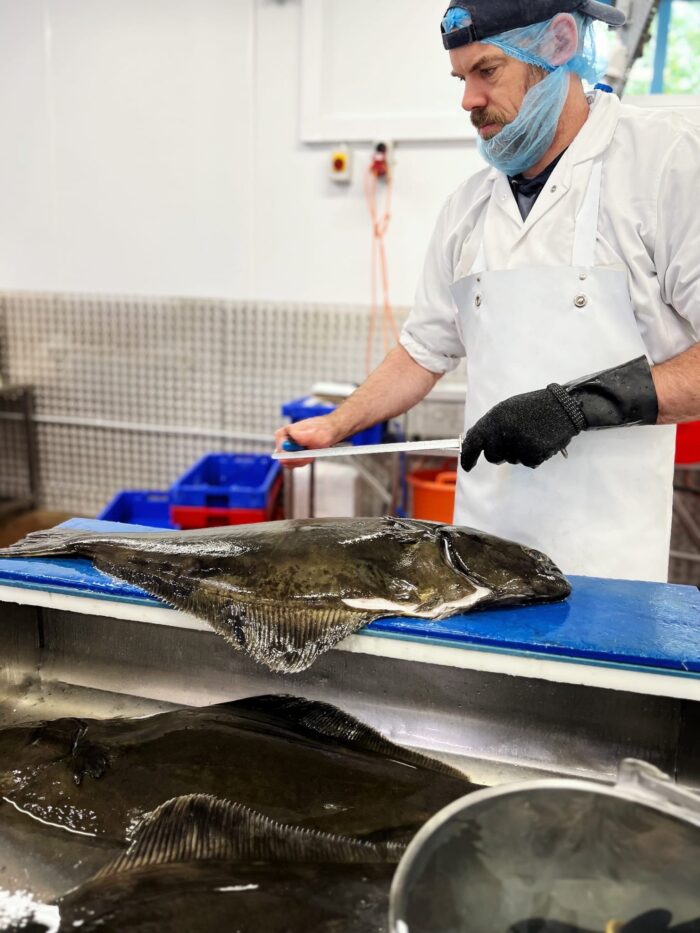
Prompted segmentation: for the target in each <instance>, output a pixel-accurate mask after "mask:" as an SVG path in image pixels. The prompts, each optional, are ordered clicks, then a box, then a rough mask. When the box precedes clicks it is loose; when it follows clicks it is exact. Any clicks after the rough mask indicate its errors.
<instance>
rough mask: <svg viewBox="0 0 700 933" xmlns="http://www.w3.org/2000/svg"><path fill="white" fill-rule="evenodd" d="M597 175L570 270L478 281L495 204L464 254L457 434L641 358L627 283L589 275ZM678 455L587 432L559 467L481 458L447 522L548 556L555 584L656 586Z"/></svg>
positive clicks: (621, 432)
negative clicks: (462, 389) (561, 577)
mask: <svg viewBox="0 0 700 933" xmlns="http://www.w3.org/2000/svg"><path fill="white" fill-rule="evenodd" d="M601 177H602V156H601V157H598V158H597V159H596V160H595V161H594V162H593V167H592V170H591V175H590V181H589V184H588V188H587V193H586V197H585V199H584V201H583V204H582V207H581V210H580V211H579V214H578V216H577V218H576V230H575V238H574V249H573V256H572V264H571V266H551V267H542V266H540V267H536V268H522V269H511V270H505V271H498V270H487V269H486V262H485V252H484V245H483V243H484V238H485V236H486V233H487V231H488V229H489V223H490V217H491V216H492V212H493V210H494V209H495V204H494V200H495V196H493V195H492V198H491V202H490V203H489V205H488V208H487V211H486V218H485V221H484V229H483V231H482V237H481V248H480V252H479V255H478V256H477V258H476V261H475V262H474V263H473V264H472V263H471V261H470V260H469V258H468V257H467V256H466V255H465V253H466V252H467V251H466V249H465V250H463V253H462V259H461V261H460V263H459V265H458V267H457V275H456V278H457V281H455V283H454V285H453V286H452V294H453V297H454V300H455V304H456V307H457V309H458V319H459V328H460V331H461V333H462V336H463V339H464V345H465V347H466V352H467V400H466V406H465V419H464V424H465V430H467V429H469V428H470V427H471V426H472V425H473V424H474V423H475V422H476V421H478V419H479V418H481V417H482V415H484V414H485V413H486V412H487V411H488V410H489V409H491V408H492V407H493V406H494V405H496V404H497V403H498V402H501V401H503V400H504V399H506V398H509V397H510V396H512V395H518V394H519V393H521V392H529V391H533V390H535V389H542V388H544V387H545V386H547V385H548V384H549V383H550V382H558V383H565V382H568V381H570V380H573V379H578V378H580V377H582V376H587V375H590V374H593V373H596V372H599V371H601V370H604V369H609V368H611V367H613V366H617V365H620V364H622V363H626V362H628V361H629V360H632V359H634V358H635V357H638V356H642V355H647V351H646V347H645V346H644V343H643V342H642V338H641V335H640V333H639V329H638V327H637V323H636V320H635V316H634V311H633V308H632V304H631V301H630V296H629V291H628V287H627V276H626V273H625V272H624V271H617V270H615V269H611V268H595V267H594V253H595V246H596V238H597V229H598V210H599V205H600V189H601ZM540 196H541V195H540ZM535 206H536V205H535ZM535 235H536V234H535ZM462 276H464V277H463V278H462ZM674 444H675V427H674V426H672V425H670V426H651V425H650V426H640V427H625V428H608V429H603V430H598V431H588V432H584V433H582V434H580V435H578V436H576V437H575V438H574V439H573V440H572V442H571V444H570V445H569V448H568V455H569V456H568V459H565V458H564V457H563V456H562V455H561V454H557V455H556V456H555V457H553V458H552V459H551V460H548V461H547V462H546V463H544V464H542V466H540V467H538V468H537V469H536V470H531V469H529V468H527V467H524V466H520V465H515V466H514V465H511V464H502V465H499V466H496V465H493V464H491V463H488V462H487V461H486V460H485V459H484V457H483V455H482V456H481V457H480V458H479V461H478V463H477V465H476V467H475V468H474V469H473V470H472V471H471V472H470V473H465V472H464V471H463V470H459V479H458V484H457V499H456V503H455V518H454V521H455V523H456V524H460V525H468V526H472V527H474V528H478V529H481V530H483V531H488V532H491V533H492V534H496V535H499V536H501V537H505V538H510V539H512V540H515V541H519V542H520V543H522V544H526V545H529V546H531V547H534V548H537V549H538V550H541V551H544V552H545V553H546V554H548V555H549V556H550V557H551V558H552V560H554V561H555V563H556V564H557V565H558V566H559V567H560V568H561V569H562V571H563V572H564V573H569V574H581V575H584V576H597V577H612V578H618V579H634V580H657V581H665V580H666V579H667V577H668V559H669V543H670V537H671V515H672V505H673V469H674Z"/></svg>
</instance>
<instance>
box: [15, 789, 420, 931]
mask: <svg viewBox="0 0 700 933" xmlns="http://www.w3.org/2000/svg"><path fill="white" fill-rule="evenodd" d="M401 852H402V847H400V846H392V845H388V846H382V845H373V844H371V843H367V842H358V841H357V840H353V839H349V838H345V837H343V836H338V835H331V834H326V833H319V832H315V831H310V830H300V829H299V828H297V827H292V826H287V825H285V824H282V823H278V822H276V821H273V820H270V819H269V818H267V817H266V816H264V815H263V814H260V813H256V812H254V811H251V810H249V809H247V808H245V807H241V806H240V805H239V804H237V803H231V802H229V801H225V800H221V799H217V798H213V797H209V796H202V795H191V796H186V797H181V798H176V799H174V800H171V801H168V802H166V803H165V804H164V805H163V806H161V807H159V808H158V809H157V810H156V811H155V812H154V813H152V814H149V815H148V816H146V817H145V818H144V820H143V821H142V822H141V823H140V824H139V826H138V827H137V828H136V831H135V833H134V837H133V839H132V842H131V844H130V846H129V849H128V850H127V851H126V852H125V853H124V854H123V855H121V856H119V857H118V858H116V859H115V860H114V861H113V862H112V863H110V864H109V865H107V866H106V867H105V868H103V869H102V870H101V871H100V872H98V873H97V874H96V875H95V877H94V878H92V879H91V880H90V881H88V882H87V883H85V884H83V885H81V886H80V887H78V888H77V889H76V890H74V891H72V892H70V893H69V894H67V895H66V896H65V897H63V898H60V899H59V900H58V901H57V902H56V904H55V909H56V917H57V919H59V924H60V925H59V924H57V926H56V927H55V928H54V929H58V930H60V931H62V933H63V931H71V933H72V931H75V930H76V929H77V928H80V930H81V933H91V931H97V930H99V931H101V933H109V931H123V930H130V931H133V933H151V931H156V930H170V931H174V933H180V931H182V933H200V931H201V933H210V931H212V930H227V929H228V930H236V931H238V933H259V931H260V930H265V931H266V933H309V931H311V930H313V931H318V933H351V931H352V933H383V931H385V930H386V927H387V919H386V918H387V914H388V901H389V887H390V883H391V878H392V876H393V873H394V870H395V864H394V863H395V862H396V861H398V858H399V857H400V855H401ZM45 911H46V907H44V913H45ZM23 928H24V929H27V928H30V929H33V930H37V931H38V930H40V929H46V927H41V926H39V925H38V924H35V925H32V917H31V915H30V916H28V917H27V918H26V920H25V926H24V927H23Z"/></svg>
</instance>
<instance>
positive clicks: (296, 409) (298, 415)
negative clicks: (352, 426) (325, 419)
mask: <svg viewBox="0 0 700 933" xmlns="http://www.w3.org/2000/svg"><path fill="white" fill-rule="evenodd" d="M336 408H337V406H336V405H334V404H333V403H332V402H320V401H319V400H318V399H317V398H315V397H314V396H313V395H305V396H303V397H302V398H297V399H294V401H292V402H287V403H286V405H283V406H282V414H283V415H285V417H287V418H289V419H290V420H291V421H292V423H294V422H295V421H303V420H304V419H305V418H318V417H321V416H322V415H329V414H330V413H331V412H332V411H335V409H336ZM385 429H386V422H384V423H382V424H375V425H374V427H371V428H367V429H366V430H364V431H358V432H357V434H353V435H352V437H351V438H349V440H350V443H351V444H354V445H355V446H362V445H363V444H381V443H382V440H383V439H384V433H385Z"/></svg>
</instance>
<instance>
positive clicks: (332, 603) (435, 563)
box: [0, 517, 570, 673]
mask: <svg viewBox="0 0 700 933" xmlns="http://www.w3.org/2000/svg"><path fill="white" fill-rule="evenodd" d="M69 554H74V555H80V556H83V557H88V558H90V559H91V560H92V561H93V563H94V565H95V567H97V568H98V569H99V570H102V571H104V572H105V573H108V574H110V575H112V576H114V577H116V578H118V579H120V580H125V581H126V582H128V583H131V584H134V585H136V586H139V587H141V588H142V589H143V590H145V591H146V592H147V593H150V594H151V595H153V596H155V597H157V598H158V599H161V600H163V601H164V602H165V603H167V604H168V605H170V606H173V607H175V608H177V609H181V610H184V611H186V612H190V613H192V614H193V615H195V616H197V617H198V618H201V619H203V620H204V621H206V622H208V623H209V624H210V625H211V626H212V628H214V629H215V631H217V632H218V633H219V634H221V635H222V636H223V637H224V638H225V639H226V641H228V642H229V643H230V644H231V645H233V646H234V647H235V648H239V649H241V650H243V651H245V652H246V653H248V654H249V655H251V656H252V657H253V658H255V660H257V661H259V662H261V663H262V664H265V665H266V666H267V667H269V668H270V669H271V670H273V671H279V672H282V673H294V672H296V671H302V670H305V669H306V668H307V667H309V666H310V665H311V664H312V663H313V662H314V660H315V659H316V658H317V657H318V656H319V654H322V653H323V652H325V651H328V650H329V649H330V648H332V647H333V646H334V645H336V644H337V643H338V642H339V641H341V640H342V639H343V638H345V637H346V636H348V635H350V634H352V633H353V632H356V631H358V630H359V629H361V628H362V627H363V626H365V625H367V624H368V623H369V622H372V621H373V620H375V619H378V618H382V617H386V616H408V617H415V618H428V619H442V618H446V617H447V616H450V615H455V614H459V613H463V612H466V611H469V610H471V609H474V608H484V607H487V606H494V605H524V604H527V603H533V602H546V601H553V600H560V599H564V598H565V597H566V596H568V595H569V593H570V587H569V584H568V583H567V581H566V579H565V578H564V577H563V576H562V574H561V573H560V571H559V570H558V569H557V568H556V567H555V566H554V564H552V562H551V561H550V560H549V558H547V557H546V556H545V555H543V554H540V553H539V552H537V551H533V550H531V549H529V548H526V547H523V546H521V545H518V544H514V543H513V542H510V541H504V540H502V539H500V538H495V537H493V536H491V535H487V534H484V533H482V532H478V531H474V530H472V529H469V528H460V527H458V526H453V525H441V524H436V523H433V522H424V521H415V520H409V519H401V518H393V517H386V518H331V519H296V520H291V521H281V522H264V523H258V524H253V525H236V526H228V527H224V528H213V529H206V530H202V531H199V530H196V531H180V532H163V533H158V532H155V533H150V532H141V533H138V532H118V533H101V532H75V531H70V530H67V529H53V530H50V531H47V532H34V533H33V534H31V535H28V536H27V538H25V539H24V540H23V541H21V542H19V543H17V544H14V545H12V546H11V547H9V548H5V549H2V550H0V557H29V556H47V555H55V556H59V555H69Z"/></svg>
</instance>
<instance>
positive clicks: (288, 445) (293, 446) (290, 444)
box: [282, 438, 308, 454]
mask: <svg viewBox="0 0 700 933" xmlns="http://www.w3.org/2000/svg"><path fill="white" fill-rule="evenodd" d="M282 450H286V451H287V453H290V454H291V453H296V451H297V450H308V448H307V447H303V446H302V445H301V444H297V443H296V442H295V441H293V440H291V438H287V440H286V441H283V442H282Z"/></svg>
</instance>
